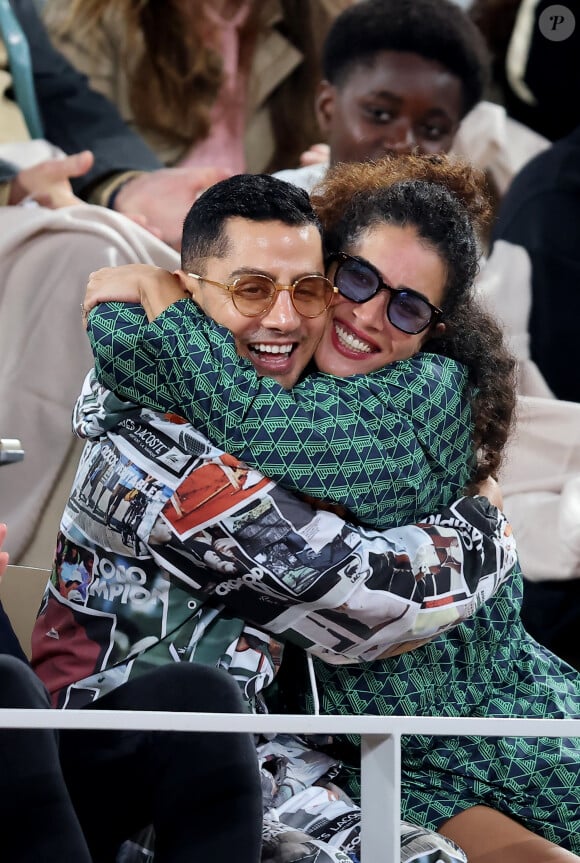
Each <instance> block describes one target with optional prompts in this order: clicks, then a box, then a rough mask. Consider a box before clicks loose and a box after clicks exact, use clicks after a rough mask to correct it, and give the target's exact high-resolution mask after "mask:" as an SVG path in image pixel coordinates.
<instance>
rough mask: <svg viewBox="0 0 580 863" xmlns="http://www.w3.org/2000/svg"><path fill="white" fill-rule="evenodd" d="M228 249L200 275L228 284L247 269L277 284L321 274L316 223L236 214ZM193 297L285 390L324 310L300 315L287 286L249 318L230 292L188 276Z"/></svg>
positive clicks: (315, 338)
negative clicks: (257, 219) (265, 309)
mask: <svg viewBox="0 0 580 863" xmlns="http://www.w3.org/2000/svg"><path fill="white" fill-rule="evenodd" d="M225 238H226V239H227V248H226V254H225V255H224V256H223V257H220V258H206V259H205V261H204V268H203V272H202V273H200V275H202V276H205V277H206V278H207V279H212V280H213V281H216V282H222V283H224V284H231V283H232V282H233V281H234V279H236V278H238V277H239V276H241V275H244V274H245V273H248V272H252V273H260V274H262V275H266V276H270V278H272V279H273V280H274V281H275V282H276V283H277V284H279V285H291V284H293V282H295V281H296V279H299V278H300V277H301V276H306V275H312V274H314V273H316V274H318V275H324V266H323V259H322V245H321V239H320V234H319V232H318V230H317V229H316V227H315V226H314V225H301V226H291V225H285V224H284V223H283V222H278V221H269V222H254V221H252V220H250V219H242V218H239V217H235V218H231V219H228V220H227V222H226V226H225ZM190 289H191V292H192V296H193V298H194V299H195V300H196V302H197V303H198V304H199V306H201V308H202V309H203V311H204V312H205V313H206V315H209V316H210V317H211V318H213V319H214V321H216V322H217V323H218V324H221V325H222V326H224V327H227V329H228V330H230V331H231V332H232V334H233V336H234V338H235V342H236V347H237V350H238V353H239V354H240V356H242V357H247V358H248V359H249V360H251V362H252V363H253V365H254V366H255V368H256V371H257V373H258V374H259V375H262V376H267V377H271V378H274V379H275V380H276V381H278V383H279V384H280V385H281V386H283V387H285V388H287V389H289V388H290V387H292V386H294V384H295V383H296V381H297V380H298V378H299V377H300V375H301V374H302V372H303V370H304V368H305V367H306V365H307V364H308V362H309V361H310V359H311V357H312V355H313V353H314V351H315V349H316V346H317V344H318V342H319V340H320V337H321V336H322V333H323V331H324V327H325V324H326V319H327V313H326V312H325V313H323V314H321V315H319V316H318V317H316V318H304V317H301V316H300V315H299V314H298V312H297V311H296V309H295V308H294V306H293V305H292V301H291V298H290V292H289V291H280V292H279V293H278V294H277V296H276V302H275V303H274V305H273V306H272V308H271V309H270V310H269V311H268V312H266V313H265V314H263V315H259V316H258V317H252V318H248V317H245V316H244V315H242V314H241V313H240V312H239V311H238V310H237V309H236V307H235V306H234V303H233V300H232V296H231V293H230V292H229V291H227V290H225V289H222V288H219V287H217V286H216V285H211V284H209V283H208V282H206V281H203V280H201V281H199V282H198V281H197V280H196V279H190Z"/></svg>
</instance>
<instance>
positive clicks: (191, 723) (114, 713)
mask: <svg viewBox="0 0 580 863" xmlns="http://www.w3.org/2000/svg"><path fill="white" fill-rule="evenodd" d="M0 728H69V729H72V728H77V729H86V730H89V729H101V730H102V729H111V730H113V729H134V730H146V731H212V732H228V731H246V732H251V733H253V734H259V733H263V734H273V733H276V732H280V733H285V734H359V735H360V736H361V790H362V801H361V802H362V819H361V844H362V848H361V850H362V857H363V860H364V861H367V863H378V861H381V863H400V859H401V857H400V848H399V813H400V806H401V737H402V736H403V735H405V734H427V735H436V736H437V735H438V736H442V737H445V736H449V735H473V736H479V735H480V736H482V737H503V736H512V735H513V736H518V737H580V719H479V718H475V719H470V718H469V719H459V718H448V717H423V716H289V715H288V716H286V715H282V714H268V715H263V716H262V715H259V716H258V715H253V714H236V713H165V712H159V711H145V710H144V711H132V710H24V709H10V710H8V709H5V710H0Z"/></svg>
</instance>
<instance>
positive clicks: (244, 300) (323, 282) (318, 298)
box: [187, 273, 338, 318]
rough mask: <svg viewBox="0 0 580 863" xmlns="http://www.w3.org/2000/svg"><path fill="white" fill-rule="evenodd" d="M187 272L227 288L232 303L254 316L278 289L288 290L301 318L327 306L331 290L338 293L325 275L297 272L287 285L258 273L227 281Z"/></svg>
mask: <svg viewBox="0 0 580 863" xmlns="http://www.w3.org/2000/svg"><path fill="white" fill-rule="evenodd" d="M187 275H188V276H191V277H192V278H194V279H197V280H198V281H200V282H207V283H208V285H215V286H216V287H218V288H222V289H223V290H224V291H229V293H230V294H231V296H232V302H233V304H234V306H235V307H236V309H237V310H238V312H239V313H240V314H241V315H244V317H246V318H256V317H258V315H265V314H266V313H267V312H269V311H270V309H271V308H272V306H273V305H274V303H275V302H276V297H277V295H278V293H279V292H280V291H290V299H291V301H292V305H293V306H294V308H295V309H296V311H297V312H298V314H299V315H301V316H302V317H303V318H317V317H318V316H319V315H322V314H323V313H324V312H325V311H326V310H327V308H328V307H329V305H330V303H331V302H332V298H333V296H334V294H336V293H338V289H337V288H335V286H334V285H333V284H332V282H331V281H329V279H327V278H325V277H324V276H318V275H311V276H301V277H300V278H299V279H296V281H295V282H293V283H292V284H291V285H278V284H276V282H275V281H274V280H273V279H271V278H270V277H269V276H264V275H262V274H261V273H244V275H243V276H238V278H237V279H234V281H233V282H232V283H231V284H229V285H228V284H225V283H224V282H215V281H213V279H206V278H205V276H199V275H197V273H188V274H187Z"/></svg>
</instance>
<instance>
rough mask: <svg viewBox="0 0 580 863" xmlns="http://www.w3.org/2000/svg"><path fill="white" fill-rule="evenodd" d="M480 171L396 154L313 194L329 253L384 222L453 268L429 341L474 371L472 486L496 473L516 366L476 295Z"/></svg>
mask: <svg viewBox="0 0 580 863" xmlns="http://www.w3.org/2000/svg"><path fill="white" fill-rule="evenodd" d="M484 190H485V183H484V178H483V175H482V173H481V172H480V171H477V170H476V169H474V168H472V167H471V166H470V165H468V164H467V163H464V162H460V161H458V160H452V159H450V158H448V157H446V156H441V155H437V156H397V157H394V158H393V157H389V158H386V159H383V160H381V161H380V162H366V163H349V164H340V165H336V166H335V167H334V168H331V169H330V170H329V172H328V173H327V175H326V177H325V179H324V180H323V182H322V183H321V185H320V186H319V187H317V189H315V190H314V192H313V194H312V203H313V206H314V209H315V210H316V212H317V213H318V216H319V218H320V220H321V222H322V226H323V229H324V231H325V253H326V254H327V255H329V256H330V255H332V254H334V253H335V252H338V251H347V252H348V251H351V252H354V251H355V250H356V246H357V244H358V242H359V241H360V240H361V238H362V236H363V235H364V233H365V232H366V231H368V230H372V229H373V228H374V227H376V226H378V225H382V224H385V223H387V224H394V225H397V226H400V227H405V226H411V227H413V228H415V230H416V231H417V234H418V236H419V237H420V238H421V240H422V241H423V242H424V243H426V244H427V245H428V246H429V247H431V248H432V249H434V250H435V251H436V252H437V254H438V255H439V256H440V258H441V259H442V260H443V262H444V263H445V266H446V271H447V280H446V284H445V296H444V299H443V303H442V309H443V318H442V320H443V321H444V323H445V332H444V333H443V334H442V335H441V336H435V337H433V338H431V339H430V340H429V341H427V342H426V343H425V344H424V345H423V348H422V349H423V350H424V351H431V352H433V353H439V354H443V355H445V356H448V357H451V358H452V359H455V360H457V361H458V362H460V363H462V364H464V365H465V366H466V367H467V369H468V372H469V380H470V383H471V385H472V386H471V399H472V408H473V420H474V439H473V442H474V450H475V452H476V454H477V459H476V468H475V471H474V474H473V477H472V482H473V483H474V484H475V483H478V482H480V481H482V480H484V479H486V478H487V477H489V476H493V477H497V473H498V470H499V467H500V464H501V457H502V451H503V448H504V446H505V443H506V441H507V438H508V435H509V432H510V428H511V424H512V420H513V412H514V407H515V369H516V364H515V360H514V358H513V357H512V355H511V354H510V353H509V351H508V350H507V348H506V345H505V342H504V337H503V333H502V330H501V328H500V327H499V325H498V323H497V322H496V321H495V319H494V318H493V317H492V316H491V315H490V314H489V313H488V312H486V311H485V309H484V308H483V306H482V305H481V303H480V301H479V300H478V299H477V297H476V296H475V291H474V287H473V285H474V280H475V277H476V275H477V273H478V260H479V244H478V240H477V233H476V227H477V229H478V230H481V229H482V227H483V225H484V224H485V223H486V221H487V219H488V218H489V205H488V201H487V195H486V193H485V191H484Z"/></svg>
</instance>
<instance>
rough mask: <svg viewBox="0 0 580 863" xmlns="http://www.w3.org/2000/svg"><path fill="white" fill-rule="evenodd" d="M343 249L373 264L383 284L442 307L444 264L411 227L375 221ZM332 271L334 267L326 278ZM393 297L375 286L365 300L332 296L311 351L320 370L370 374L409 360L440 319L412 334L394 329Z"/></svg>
mask: <svg viewBox="0 0 580 863" xmlns="http://www.w3.org/2000/svg"><path fill="white" fill-rule="evenodd" d="M348 251H349V253H350V254H352V255H356V256H357V257H359V258H364V260H365V261H368V262H369V263H371V264H373V266H374V267H375V269H376V270H378V271H379V273H380V274H381V276H382V278H383V281H384V282H386V284H388V285H390V286H392V287H393V288H397V289H405V288H406V289H412V290H413V291H415V292H417V293H418V294H421V295H422V296H423V297H424V298H425V299H426V300H427V301H428V302H429V303H431V304H432V305H434V306H438V307H440V306H441V303H442V302H443V297H444V293H445V283H446V280H447V269H446V266H445V263H444V262H443V260H442V259H441V257H440V256H439V254H438V252H436V251H435V250H434V249H433V248H432V247H431V246H429V245H427V244H426V243H425V242H424V241H423V240H422V239H421V238H420V237H419V235H418V234H417V231H416V229H415V228H414V227H412V226H410V225H407V226H405V227H399V226H398V225H391V224H382V225H375V226H373V227H372V228H369V229H368V230H367V231H365V232H364V234H362V236H361V238H360V240H359V241H358V242H357V243H356V245H355V246H353V247H352V248H350V249H349V250H348ZM335 270H336V265H333V266H332V268H331V269H330V271H329V273H328V275H329V278H331V279H332V278H333V276H334V272H335ZM392 296H393V295H392V294H391V292H390V291H388V290H380V291H379V292H378V293H377V294H375V296H374V297H371V299H370V300H367V301H366V302H365V303H354V302H353V301H352V300H349V299H347V298H346V297H343V296H342V295H341V294H337V295H336V299H335V301H334V303H333V305H332V307H331V309H330V313H329V319H328V324H327V326H326V329H325V331H324V335H323V336H322V339H321V341H320V343H319V345H318V348H317V350H316V354H315V360H316V365H317V366H318V368H319V369H320V371H322V372H326V373H327V374H332V375H336V376H337V377H349V376H350V375H357V374H367V373H369V372H374V371H376V370H377V369H381V368H383V366H386V365H387V364H388V363H392V362H395V360H406V359H409V357H412V356H413V355H414V354H416V353H417V352H418V351H419V350H420V349H421V347H422V345H423V344H424V342H425V341H426V340H427V339H429V338H432V337H433V335H434V331H436V332H442V328H443V327H444V324H440V323H434V324H431V325H430V326H428V327H427V328H426V329H425V330H424V331H423V332H421V333H418V334H416V335H409V334H407V333H403V332H401V330H398V329H397V328H396V327H395V326H393V324H391V322H390V321H389V319H388V317H387V306H388V303H389V301H390V299H391V297H392Z"/></svg>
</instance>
